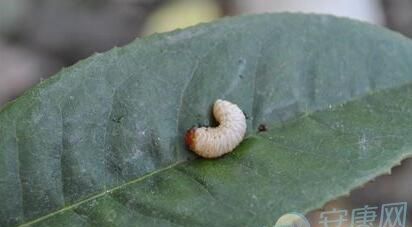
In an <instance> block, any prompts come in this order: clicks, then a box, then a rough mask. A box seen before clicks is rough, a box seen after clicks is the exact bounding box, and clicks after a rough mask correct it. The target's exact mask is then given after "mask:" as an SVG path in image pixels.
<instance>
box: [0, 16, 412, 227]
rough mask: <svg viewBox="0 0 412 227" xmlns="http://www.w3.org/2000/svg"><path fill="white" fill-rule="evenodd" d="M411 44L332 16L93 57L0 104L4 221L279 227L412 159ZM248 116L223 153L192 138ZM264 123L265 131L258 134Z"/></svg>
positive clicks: (151, 42)
mask: <svg viewBox="0 0 412 227" xmlns="http://www.w3.org/2000/svg"><path fill="white" fill-rule="evenodd" d="M410 97H412V42H411V41H410V40H408V39H406V38H404V37H402V36H400V35H398V34H395V33H392V32H390V31H387V30H385V29H382V28H379V27H376V26H372V25H367V24H364V23H360V22H356V21H352V20H348V19H340V18H335V17H331V16H319V15H301V14H268V15H258V16H242V17H234V18H228V19H223V20H220V21H217V22H214V23H210V24H204V25H199V26H196V27H193V28H189V29H185V30H181V31H175V32H171V33H165V34H160V35H154V36H150V37H148V38H144V39H142V40H138V41H135V42H133V43H131V44H130V45H128V46H126V47H122V48H115V49H113V50H111V51H109V52H107V53H104V54H96V55H94V56H92V57H90V58H88V59H86V60H84V61H81V62H79V63H78V64H76V65H74V66H72V67H70V68H67V69H64V70H63V71H61V72H60V73H59V74H58V75H56V76H54V77H52V78H51V79H49V80H47V81H44V82H42V83H41V84H39V85H38V86H37V87H35V88H34V89H32V90H30V91H29V92H27V93H26V94H25V95H23V96H22V97H20V98H18V99H17V100H16V101H15V102H13V103H10V104H9V105H7V106H6V107H5V108H4V109H3V110H2V111H1V112H0V123H1V124H0V135H1V140H0V201H2V207H1V209H0V225H2V226H3V225H4V226H8V225H19V224H25V225H33V226H136V225H137V226H271V225H273V224H274V223H275V221H276V219H277V218H279V216H280V215H282V214H283V213H285V212H291V211H298V212H307V211H309V210H311V209H315V208H318V207H320V206H322V205H323V204H324V203H325V202H327V201H329V200H331V199H334V198H336V197H338V196H341V195H343V194H347V193H348V192H349V191H350V190H351V189H353V188H355V187H358V186H360V185H362V184H364V183H365V182H367V181H368V180H370V179H373V178H374V177H376V176H378V175H380V174H383V173H387V172H389V171H390V168H391V167H393V166H394V165H396V164H398V163H399V162H400V161H401V160H402V159H404V158H405V157H407V156H411V155H412V149H411V148H412V147H411V142H410V141H412V140H411V138H412V129H411V128H410V127H408V126H409V125H411V124H412V99H411V98H410ZM217 98H222V99H226V100H229V101H232V102H234V103H236V104H238V105H239V106H240V107H241V108H242V110H243V111H244V112H245V113H246V114H247V115H248V116H249V118H248V122H247V123H248V136H247V138H246V139H245V141H244V142H242V144H241V145H240V146H239V147H238V148H237V149H236V150H235V151H234V152H232V153H230V154H228V155H226V156H224V157H223V158H220V159H217V160H203V159H199V158H196V157H195V156H194V155H193V154H192V153H191V152H189V151H188V150H186V149H185V146H184V144H183V135H184V133H185V131H186V130H187V129H188V128H190V127H191V126H192V125H195V124H209V123H213V120H212V117H211V112H210V110H211V109H210V108H211V105H212V104H213V102H214V101H215V100H216V99H217ZM260 124H265V125H266V126H267V127H268V129H269V130H268V131H267V132H261V133H258V132H257V131H258V130H257V129H258V127H259V125H260Z"/></svg>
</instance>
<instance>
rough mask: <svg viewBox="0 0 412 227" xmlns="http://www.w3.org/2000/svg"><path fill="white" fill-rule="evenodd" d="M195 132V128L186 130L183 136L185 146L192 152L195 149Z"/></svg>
mask: <svg viewBox="0 0 412 227" xmlns="http://www.w3.org/2000/svg"><path fill="white" fill-rule="evenodd" d="M195 132H196V128H191V129H189V130H187V132H186V135H185V143H186V146H187V147H188V148H189V149H190V150H192V151H193V150H194V149H195Z"/></svg>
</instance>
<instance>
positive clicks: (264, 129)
mask: <svg viewBox="0 0 412 227" xmlns="http://www.w3.org/2000/svg"><path fill="white" fill-rule="evenodd" d="M267 130H268V128H267V127H266V125H265V124H260V125H259V127H258V131H259V132H266V131H267Z"/></svg>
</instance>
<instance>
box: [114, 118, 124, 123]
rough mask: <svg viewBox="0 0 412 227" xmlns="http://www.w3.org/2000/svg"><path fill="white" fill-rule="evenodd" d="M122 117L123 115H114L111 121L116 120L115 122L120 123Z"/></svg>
mask: <svg viewBox="0 0 412 227" xmlns="http://www.w3.org/2000/svg"><path fill="white" fill-rule="evenodd" d="M122 119H123V116H120V117H114V118H112V121H113V122H116V123H120V122H122Z"/></svg>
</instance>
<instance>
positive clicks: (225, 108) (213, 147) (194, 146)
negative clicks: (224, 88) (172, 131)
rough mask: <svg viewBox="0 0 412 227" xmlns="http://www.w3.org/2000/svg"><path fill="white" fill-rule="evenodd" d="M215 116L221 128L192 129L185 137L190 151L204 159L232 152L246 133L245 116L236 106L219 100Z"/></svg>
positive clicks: (214, 107)
mask: <svg viewBox="0 0 412 227" xmlns="http://www.w3.org/2000/svg"><path fill="white" fill-rule="evenodd" d="M213 115H214V116H215V118H216V120H217V121H218V122H219V126H217V127H215V128H212V127H200V128H191V129H189V130H188V131H187V133H186V136H185V142H186V145H187V146H188V147H189V149H190V150H192V151H194V152H195V153H196V154H198V155H200V156H202V157H204V158H217V157H220V156H222V155H224V154H226V153H229V152H231V151H232V150H233V149H235V147H236V146H237V145H239V143H240V142H241V141H242V140H243V137H244V136H245V133H246V119H245V115H244V114H243V112H242V110H241V109H240V108H239V107H238V106H237V105H236V104H233V103H231V102H228V101H225V100H220V99H218V100H216V102H215V104H214V105H213Z"/></svg>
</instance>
